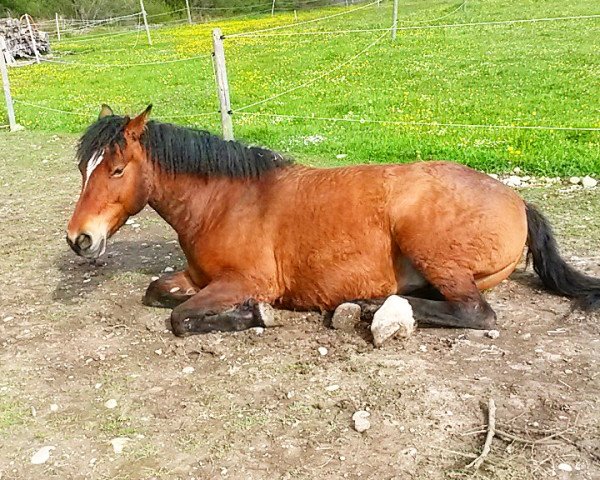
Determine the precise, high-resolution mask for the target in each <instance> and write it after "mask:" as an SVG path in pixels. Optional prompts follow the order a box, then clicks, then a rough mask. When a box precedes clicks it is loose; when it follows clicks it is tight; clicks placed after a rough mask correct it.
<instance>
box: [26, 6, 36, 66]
mask: <svg viewBox="0 0 600 480" xmlns="http://www.w3.org/2000/svg"><path fill="white" fill-rule="evenodd" d="M25 20H27V28H28V29H29V38H31V48H33V53H34V55H35V63H40V54H39V53H38V49H37V43H35V37H34V36H33V28H32V27H31V22H30V21H29V14H28V13H26V14H25Z"/></svg>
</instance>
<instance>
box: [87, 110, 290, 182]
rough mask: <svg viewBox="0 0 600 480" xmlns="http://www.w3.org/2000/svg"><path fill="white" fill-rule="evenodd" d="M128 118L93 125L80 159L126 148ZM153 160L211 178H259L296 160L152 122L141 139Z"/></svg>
mask: <svg viewBox="0 0 600 480" xmlns="http://www.w3.org/2000/svg"><path fill="white" fill-rule="evenodd" d="M127 121H128V119H127V118H126V117H120V116H116V115H110V116H107V117H104V118H101V119H99V120H98V121H97V122H95V123H94V124H92V125H91V126H90V127H89V128H88V129H87V130H86V131H85V133H84V134H83V135H82V137H81V139H80V140H79V145H78V147H77V160H78V161H79V163H80V166H81V167H83V168H85V165H86V164H87V162H88V161H89V159H90V158H92V156H94V154H95V153H96V152H98V151H101V150H104V149H105V148H109V149H113V148H115V146H116V145H119V146H120V147H121V148H123V147H124V146H125V134H124V131H125V125H126V123H127ZM140 142H141V143H142V145H143V147H144V148H145V149H146V152H147V153H148V156H149V158H150V159H151V160H152V161H153V162H156V163H158V164H159V165H160V167H161V168H163V169H164V170H165V171H167V172H171V173H198V174H201V175H207V176H227V177H234V178H255V177H259V176H260V175H262V174H263V173H265V172H269V171H271V170H274V169H276V168H280V167H285V166H288V165H291V164H292V163H293V160H292V159H289V158H286V157H283V156H282V155H281V154H279V153H276V152H273V151H271V150H267V149H265V148H260V147H251V146H247V145H244V144H242V143H240V142H236V141H233V140H232V141H225V140H223V139H222V138H220V137H218V136H216V135H212V134H211V133H209V132H207V131H204V130H198V129H195V128H185V127H180V126H177V125H172V124H169V123H160V122H155V121H149V122H148V124H147V125H146V130H145V132H144V133H143V135H142V137H141V138H140Z"/></svg>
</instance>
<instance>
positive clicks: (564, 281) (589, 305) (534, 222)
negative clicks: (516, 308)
mask: <svg viewBox="0 0 600 480" xmlns="http://www.w3.org/2000/svg"><path fill="white" fill-rule="evenodd" d="M526 205H527V244H528V246H529V252H528V254H527V255H528V257H529V256H530V257H531V258H532V259H533V269H534V270H535V272H536V273H537V274H538V275H539V276H540V278H541V279H542V283H543V284H544V286H545V287H546V288H547V289H549V290H551V291H553V292H555V293H559V294H561V295H565V296H567V297H572V298H574V299H575V300H576V301H577V303H578V306H579V307H581V308H582V309H584V310H594V309H598V308H600V279H599V278H593V277H589V276H587V275H584V274H583V273H580V272H578V271H577V270H575V269H574V268H573V267H571V266H569V265H567V263H566V262H565V261H564V260H563V259H562V258H561V256H560V254H559V253H558V246H557V245H556V240H555V239H554V234H553V233H552V227H550V223H549V222H548V220H547V219H546V218H545V217H544V216H543V215H542V214H541V213H540V212H539V210H537V209H536V208H535V207H534V206H533V205H530V204H526Z"/></svg>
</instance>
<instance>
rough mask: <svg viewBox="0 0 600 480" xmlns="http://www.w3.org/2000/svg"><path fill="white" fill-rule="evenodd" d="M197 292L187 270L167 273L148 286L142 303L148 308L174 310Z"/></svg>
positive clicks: (196, 287)
mask: <svg viewBox="0 0 600 480" xmlns="http://www.w3.org/2000/svg"><path fill="white" fill-rule="evenodd" d="M199 290H200V288H199V287H198V286H196V285H195V284H194V282H192V279H191V278H190V275H189V273H188V272H187V270H184V271H182V272H176V273H169V274H166V275H163V276H162V277H160V278H159V279H158V280H154V281H153V282H152V283H151V284H150V285H148V288H147V289H146V293H145V294H144V298H143V299H142V302H143V304H144V305H147V306H149V307H160V308H175V307H176V306H178V305H181V304H182V303H183V302H185V301H186V300H189V299H190V298H191V297H193V296H194V295H196V293H198V291H199Z"/></svg>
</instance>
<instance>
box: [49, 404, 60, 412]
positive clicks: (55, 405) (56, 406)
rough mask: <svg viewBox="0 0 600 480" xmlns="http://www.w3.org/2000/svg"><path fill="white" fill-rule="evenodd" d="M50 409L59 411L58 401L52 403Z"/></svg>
mask: <svg viewBox="0 0 600 480" xmlns="http://www.w3.org/2000/svg"><path fill="white" fill-rule="evenodd" d="M50 411H51V412H58V405H57V404H56V403H53V404H52V405H50Z"/></svg>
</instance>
